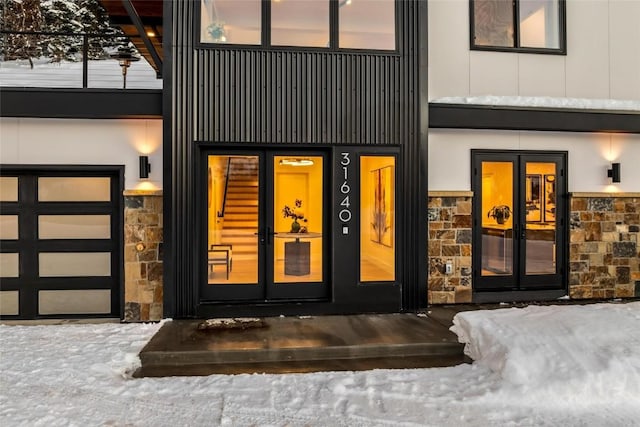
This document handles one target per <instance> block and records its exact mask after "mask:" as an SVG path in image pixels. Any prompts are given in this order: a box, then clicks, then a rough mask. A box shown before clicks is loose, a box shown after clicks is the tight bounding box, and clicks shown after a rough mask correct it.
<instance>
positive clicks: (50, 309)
mask: <svg viewBox="0 0 640 427" xmlns="http://www.w3.org/2000/svg"><path fill="white" fill-rule="evenodd" d="M109 313H111V290H110V289H76V290H68V289H63V290H47V291H39V292H38V314H39V315H45V316H46V315H50V314H109Z"/></svg>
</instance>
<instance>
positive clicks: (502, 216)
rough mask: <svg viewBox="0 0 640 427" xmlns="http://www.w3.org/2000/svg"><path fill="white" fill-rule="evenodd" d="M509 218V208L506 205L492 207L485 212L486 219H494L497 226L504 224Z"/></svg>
mask: <svg viewBox="0 0 640 427" xmlns="http://www.w3.org/2000/svg"><path fill="white" fill-rule="evenodd" d="M510 216H511V208H510V207H509V206H507V205H498V206H494V207H492V208H491V209H490V210H489V212H487V218H495V220H496V221H497V223H498V224H504V222H505V221H506V220H508V219H509V217H510Z"/></svg>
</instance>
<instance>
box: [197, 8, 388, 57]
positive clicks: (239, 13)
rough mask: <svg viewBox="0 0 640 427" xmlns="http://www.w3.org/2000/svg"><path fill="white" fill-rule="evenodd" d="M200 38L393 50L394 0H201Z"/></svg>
mask: <svg viewBox="0 0 640 427" xmlns="http://www.w3.org/2000/svg"><path fill="white" fill-rule="evenodd" d="M200 4H201V7H200V42H201V43H206V44H209V43H212V44H217V45H224V44H227V45H228V44H233V45H253V46H262V47H268V46H289V47H311V48H325V49H326V48H329V49H368V50H396V14H395V7H396V4H395V0H270V1H268V0H262V1H261V0H243V1H238V0H201V3H200Z"/></svg>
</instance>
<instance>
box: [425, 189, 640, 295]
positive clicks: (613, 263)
mask: <svg viewBox="0 0 640 427" xmlns="http://www.w3.org/2000/svg"><path fill="white" fill-rule="evenodd" d="M472 197H473V193H471V192H466V191H446V192H444V191H438V192H429V204H428V218H429V243H428V245H429V250H428V257H429V277H428V288H427V289H428V302H429V304H452V303H468V302H471V298H472V294H471V289H472V276H471V224H472V222H471V221H472V218H471V201H472ZM570 206H571V213H570V221H571V223H570V247H569V297H570V298H571V299H602V298H605V299H606V298H632V297H640V193H618V194H615V193H573V195H572V197H571V205H570ZM447 260H451V261H452V263H453V274H450V275H446V274H445V265H446V262H447Z"/></svg>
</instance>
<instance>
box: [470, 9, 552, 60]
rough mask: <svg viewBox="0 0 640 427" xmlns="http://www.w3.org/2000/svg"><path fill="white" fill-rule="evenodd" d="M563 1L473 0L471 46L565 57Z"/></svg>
mask: <svg viewBox="0 0 640 427" xmlns="http://www.w3.org/2000/svg"><path fill="white" fill-rule="evenodd" d="M564 11H565V2H564V0H515V1H512V0H473V1H472V8H471V25H472V32H471V34H472V39H471V46H472V47H475V48H484V49H488V50H493V49H495V50H523V51H529V50H531V51H538V52H544V51H549V52H550V53H554V52H556V53H564V33H563V32H564Z"/></svg>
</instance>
